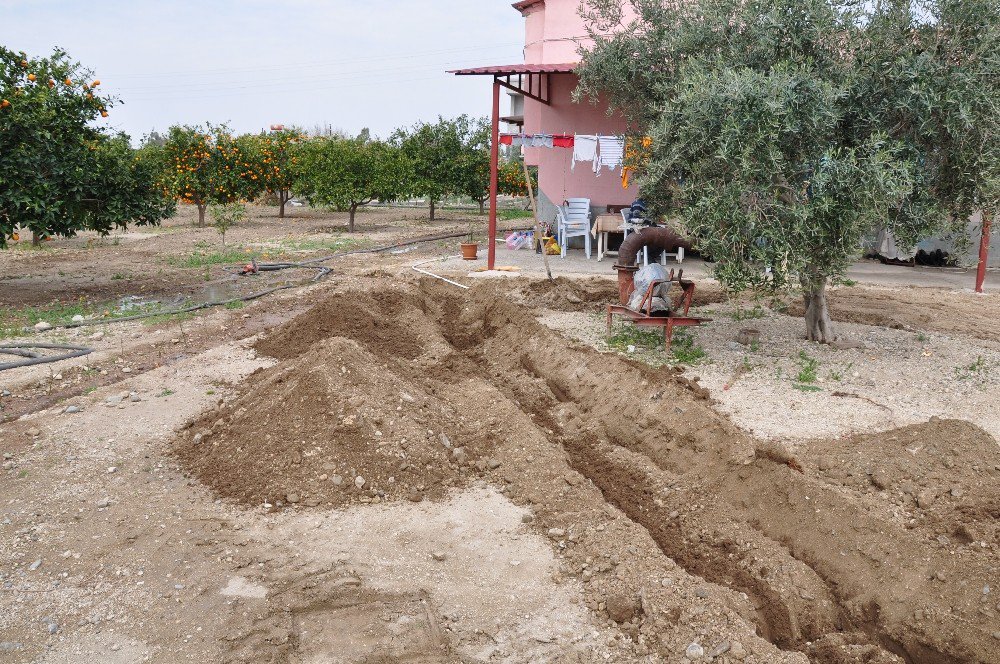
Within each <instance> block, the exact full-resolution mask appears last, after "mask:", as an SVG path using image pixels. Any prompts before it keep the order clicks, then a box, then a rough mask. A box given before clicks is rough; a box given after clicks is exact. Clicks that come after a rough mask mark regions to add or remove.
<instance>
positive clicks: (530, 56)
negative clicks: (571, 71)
mask: <svg viewBox="0 0 1000 664" xmlns="http://www.w3.org/2000/svg"><path fill="white" fill-rule="evenodd" d="M579 8H580V0H545V2H540V3H538V4H536V5H533V6H531V7H529V8H528V9H526V10H524V11H523V12H522V14H523V15H524V17H525V39H524V45H525V46H524V61H525V62H526V63H528V64H542V63H544V64H563V63H567V62H578V61H579V60H580V53H579V50H580V47H581V46H584V47H587V46H589V45H590V44H591V41H590V39H588V37H587V27H586V25H585V24H584V21H583V17H581V16H580V12H579ZM623 12H624V18H623V21H628V20H629V19H631V18H632V17H634V16H635V13H634V11H633V9H632V7H631V5H629V4H627V3H626V4H625V6H624V7H623Z"/></svg>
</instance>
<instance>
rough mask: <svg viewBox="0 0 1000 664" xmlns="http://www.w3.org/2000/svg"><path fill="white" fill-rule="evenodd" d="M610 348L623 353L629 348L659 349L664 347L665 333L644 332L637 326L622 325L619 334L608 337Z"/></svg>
mask: <svg viewBox="0 0 1000 664" xmlns="http://www.w3.org/2000/svg"><path fill="white" fill-rule="evenodd" d="M608 346H610V347H611V348H614V349H615V350H619V351H623V352H624V351H627V350H628V347H629V346H635V347H636V348H649V349H658V348H662V347H663V333H662V332H659V331H656V330H644V329H642V328H640V327H636V326H635V325H622V326H620V327H619V328H618V331H617V332H615V333H614V334H613V335H611V336H610V337H608Z"/></svg>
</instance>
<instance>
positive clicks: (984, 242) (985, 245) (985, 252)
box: [976, 210, 993, 293]
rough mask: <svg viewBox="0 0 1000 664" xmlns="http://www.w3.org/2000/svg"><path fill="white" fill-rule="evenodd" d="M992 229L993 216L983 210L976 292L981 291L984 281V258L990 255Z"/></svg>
mask: <svg viewBox="0 0 1000 664" xmlns="http://www.w3.org/2000/svg"><path fill="white" fill-rule="evenodd" d="M992 230H993V217H992V216H991V215H990V213H989V212H986V211H985V210H983V237H982V239H981V240H980V241H979V269H978V270H976V292H977V293H982V292H983V284H984V283H985V282H986V260H987V259H988V258H989V255H990V233H991V232H992Z"/></svg>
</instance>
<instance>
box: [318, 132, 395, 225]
mask: <svg viewBox="0 0 1000 664" xmlns="http://www.w3.org/2000/svg"><path fill="white" fill-rule="evenodd" d="M411 169H412V166H411V164H410V163H409V161H408V160H407V159H406V157H405V156H404V155H403V153H402V150H400V148H399V147H397V146H395V145H392V144H390V143H385V142H383V141H375V140H365V139H364V138H363V137H359V138H314V139H312V140H310V141H306V142H305V143H303V144H302V169H301V173H302V178H301V180H300V181H299V184H298V186H299V187H300V188H301V189H302V191H303V192H304V193H305V194H306V196H307V197H308V198H309V202H310V203H315V204H318V205H326V206H330V207H333V208H335V209H338V210H347V212H348V215H349V216H348V227H347V228H348V231H350V232H352V233H353V232H354V218H355V215H356V214H357V211H358V208H359V207H361V206H363V205H368V204H369V203H372V202H374V201H380V202H382V203H388V202H392V201H395V200H398V199H399V198H401V197H402V196H404V195H405V194H406V193H407V192H408V191H410V190H411V188H412V178H413V172H412V170H411Z"/></svg>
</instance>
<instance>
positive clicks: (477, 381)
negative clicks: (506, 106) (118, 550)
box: [177, 281, 1000, 664]
mask: <svg viewBox="0 0 1000 664" xmlns="http://www.w3.org/2000/svg"><path fill="white" fill-rule="evenodd" d="M611 286H612V287H613V286H614V283H613V282H611ZM568 287H569V285H567V284H565V283H564V284H556V286H555V288H556V290H557V292H558V290H559V289H565V288H568ZM574 287H575V286H574ZM500 288H509V284H506V283H505V284H503V285H498V284H485V283H484V284H480V285H478V286H477V287H475V288H474V289H473V290H471V291H469V292H467V293H459V292H457V291H455V290H453V289H449V288H447V287H446V286H444V285H440V284H437V283H431V282H429V281H423V282H421V283H420V284H419V285H417V286H415V287H403V288H397V290H395V291H394V293H393V295H392V297H387V298H384V299H379V298H378V297H376V296H373V295H369V294H364V293H346V294H340V295H336V296H333V297H331V298H330V299H329V300H327V301H325V302H323V303H321V304H320V305H318V306H317V307H315V308H314V309H313V310H311V311H310V312H308V313H306V314H304V315H302V316H300V317H299V318H298V319H296V320H294V321H292V322H291V323H289V324H288V325H286V326H285V327H283V328H281V329H279V330H277V331H276V332H275V333H274V334H273V335H272V336H271V337H270V338H268V339H265V340H264V341H262V342H261V343H260V344H259V345H258V349H260V350H261V351H262V352H268V353H270V354H274V355H275V356H277V357H279V358H283V361H282V362H281V363H280V364H278V365H277V366H275V367H273V368H271V369H268V370H265V371H261V372H259V373H258V374H257V375H256V376H254V377H253V378H252V379H251V380H250V381H249V385H248V387H247V388H246V390H245V392H244V393H243V395H242V396H240V397H239V398H238V399H236V400H234V401H233V402H231V403H228V404H226V405H225V406H222V407H220V408H219V409H217V410H216V411H215V412H213V413H209V414H207V415H206V416H205V417H203V418H202V419H201V420H199V421H198V422H196V423H192V426H191V427H190V428H189V429H188V430H187V432H186V433H185V435H184V436H183V439H182V440H181V441H179V442H178V448H177V453H178V455H179V456H180V458H181V459H182V461H183V463H184V464H185V466H186V467H187V468H188V469H189V470H190V471H191V472H192V473H194V474H195V475H197V476H198V477H199V478H201V479H202V480H203V481H205V482H206V483H207V484H209V485H210V486H211V487H212V488H213V489H215V490H216V491H218V492H219V493H220V494H221V495H223V496H226V497H229V498H233V499H236V500H238V501H240V502H244V503H249V504H260V503H261V502H264V501H269V502H271V501H275V504H276V501H281V502H283V503H297V502H302V503H304V504H307V505H314V504H341V503H344V502H348V501H352V500H365V501H372V500H382V499H403V498H411V499H414V500H419V499H422V498H423V497H424V496H429V497H434V496H435V495H438V494H440V493H441V492H443V490H444V489H445V488H446V487H449V486H455V485H460V484H462V483H463V482H466V481H468V480H469V479H470V478H473V477H477V476H482V477H484V478H486V479H487V480H488V481H490V482H495V483H497V484H499V485H501V486H502V487H503V490H504V492H505V493H507V494H508V495H509V496H511V497H512V498H514V499H515V500H520V501H525V502H531V503H532V504H533V506H534V509H535V511H536V513H537V514H539V515H540V517H541V519H542V520H543V522H544V523H540V524H539V525H540V526H542V525H544V527H545V528H548V529H549V530H548V531H547V532H548V533H549V535H550V536H552V533H553V531H556V534H557V536H563V535H564V534H565V529H564V525H565V524H567V523H575V522H574V519H580V518H582V517H580V516H579V515H581V514H590V513H591V512H588V511H587V510H588V509H590V508H589V507H587V506H585V505H584V504H583V503H580V502H574V497H576V498H575V500H577V501H579V500H583V499H582V498H580V497H579V496H580V495H581V494H579V493H578V492H573V488H574V487H576V486H578V485H579V484H580V482H581V479H582V481H584V482H586V483H588V486H593V487H596V488H597V489H599V490H600V495H601V496H602V500H603V501H606V502H603V503H602V507H606V508H607V509H609V510H620V511H621V512H622V513H624V514H625V515H626V516H627V517H628V518H629V519H631V521H632V522H634V523H635V524H639V525H641V526H642V527H644V528H645V529H646V531H647V532H648V534H649V536H650V537H651V538H652V540H653V541H654V542H655V545H656V546H657V547H658V550H657V551H655V552H650V553H649V554H648V555H649V556H656V557H658V558H659V559H669V560H670V561H673V562H675V563H676V564H679V565H681V566H682V567H683V568H685V569H686V570H687V571H688V572H690V573H691V574H694V575H697V576H700V577H702V578H704V579H706V580H707V581H709V582H712V583H714V584H717V586H718V587H720V588H723V589H725V588H731V589H734V590H738V591H739V593H731V597H730V599H729V600H727V601H730V602H731V604H732V606H733V607H736V608H735V609H734V610H737V611H738V612H740V613H741V615H744V614H746V611H745V609H746V604H745V601H746V600H745V599H740V598H741V597H743V598H749V602H750V604H751V605H752V608H751V609H750V610H749V616H748V617H749V619H750V620H752V621H753V622H754V623H755V625H756V628H757V631H758V633H759V634H760V635H761V636H763V637H764V638H766V639H768V640H769V641H771V642H772V643H773V644H775V645H777V646H778V647H780V648H782V649H786V650H797V651H799V652H801V653H805V654H806V655H807V656H810V657H813V658H815V659H816V660H817V661H823V662H835V663H846V662H858V661H868V662H891V661H900V660H902V661H905V662H908V663H911V664H916V663H921V664H922V663H927V664H931V663H934V664H936V663H938V662H945V663H951V662H994V661H1000V640H998V639H997V638H995V636H994V633H996V632H1000V619H998V617H997V616H998V613H997V611H998V609H1000V605H998V604H997V600H996V594H995V592H994V591H992V590H991V589H990V586H991V584H994V585H995V583H996V580H995V578H994V577H995V572H996V569H997V568H998V563H1000V557H998V555H997V547H998V546H1000V543H998V541H997V539H996V537H997V523H998V521H1000V515H998V514H997V509H996V508H997V504H996V503H997V498H996V496H998V495H1000V458H998V457H997V449H996V442H995V441H993V440H992V439H991V438H990V437H989V436H988V435H987V434H985V433H983V432H982V431H980V430H978V429H976V428H975V427H973V426H971V425H967V424H963V423H957V422H941V421H934V422H930V423H927V424H925V425H920V426H915V427H907V428H906V429H903V430H899V431H890V432H886V433H882V434H879V435H877V436H860V437H857V438H855V439H852V440H849V441H844V440H837V441H826V442H821V443H817V444H815V445H814V446H808V447H807V448H806V449H805V450H804V451H803V452H800V453H799V454H798V455H794V454H792V453H791V452H789V451H788V450H783V449H778V447H780V446H775V445H774V444H771V445H765V444H763V443H758V442H756V441H754V440H752V439H751V438H750V437H748V436H747V435H745V434H744V433H743V432H741V431H740V430H738V429H737V428H736V427H734V426H733V425H732V424H731V423H730V422H729V421H728V420H727V419H726V418H725V417H723V416H722V415H720V414H719V413H717V412H716V411H714V410H713V409H712V408H711V405H710V403H709V402H708V401H707V400H706V399H705V398H704V394H703V392H702V391H701V390H700V388H698V387H697V386H693V385H691V384H689V383H688V382H687V381H686V380H685V379H684V378H683V376H681V375H679V374H677V373H676V372H673V371H670V370H668V369H652V368H650V367H648V366H645V365H640V364H637V363H633V362H630V361H628V360H624V359H622V358H619V357H618V356H616V355H609V354H601V353H597V352H596V351H594V350H592V349H590V348H586V347H582V346H579V345H576V344H574V343H572V342H569V341H567V340H566V339H565V338H563V337H561V336H559V335H558V334H557V333H555V332H553V331H552V330H549V329H548V328H545V327H544V326H542V325H540V324H539V323H538V322H537V321H536V320H535V318H534V316H533V315H532V311H531V310H530V309H525V308H524V307H523V306H519V305H517V304H514V303H512V302H511V301H510V300H509V299H508V298H506V297H503V296H498V292H497V290H496V289H500ZM538 288H541V287H539V286H532V287H530V288H529V289H528V290H527V291H524V292H523V293H524V296H525V297H526V298H527V299H529V300H530V299H531V298H532V297H535V298H536V299H537V298H538V297H545V296H544V295H539V293H544V291H540V290H533V289H538ZM601 288H605V287H604V286H601ZM532 293H534V295H532ZM503 295H506V292H505V293H503ZM594 297H595V299H596V297H597V296H596V295H595V296H594ZM376 300H379V301H376ZM543 458H544V459H548V461H546V462H545V463H540V462H539V461H538V460H539V459H543ZM555 459H559V460H560V461H556V460H555ZM566 463H568V465H569V466H570V467H572V469H573V472H566V471H565V470H564V468H565V464H566ZM561 467H562V468H563V469H561ZM359 477H360V478H363V481H361V480H358V479H357V478H359ZM335 478H339V481H336V480H335ZM910 484H912V485H913V491H909V490H908V487H909V486H910ZM921 492H931V493H933V495H934V499H931V500H925V499H924V498H926V497H927V496H929V495H930V494H927V495H925V496H924V498H922V497H921V495H922V493H921ZM945 492H947V494H946V495H945ZM914 493H916V496H914V495H913V494H914ZM588 519H590V520H586V521H583V522H581V523H575V525H574V527H575V528H576V531H575V532H577V533H583V534H582V535H580V536H577V535H574V537H575V538H576V539H569V540H567V541H563V542H562V543H561V544H560V547H565V548H564V549H563V555H565V556H566V557H567V561H568V562H567V565H568V568H569V569H573V570H575V571H574V572H573V573H575V574H579V575H580V576H581V580H583V581H585V582H586V586H585V587H586V589H587V590H586V592H587V593H597V592H602V591H601V590H600V589H604V591H608V590H609V589H612V588H613V589H615V590H616V592H620V591H621V589H622V588H623V587H624V586H623V584H626V582H627V584H626V585H628V584H631V585H628V588H630V592H632V593H633V595H632V596H633V597H638V596H639V591H640V588H641V589H643V591H642V593H643V594H642V597H644V598H645V600H644V601H645V603H646V605H647V606H654V604H650V603H651V602H652V603H655V602H658V601H664V602H669V601H672V600H670V599H669V597H667V594H666V593H668V592H669V591H667V590H665V589H661V588H660V587H659V582H658V580H656V579H655V578H651V579H647V578H638V577H635V576H634V575H635V574H638V572H630V573H629V574H625V573H624V572H623V571H622V570H619V571H618V572H617V573H615V574H610V573H608V572H609V571H610V570H613V569H614V566H613V565H612V564H608V565H607V566H604V563H603V562H602V563H600V564H598V563H597V562H596V561H603V560H605V559H604V558H603V556H605V555H606V554H607V552H608V550H609V547H613V546H615V545H616V544H615V542H614V541H609V540H607V539H605V536H604V535H603V534H602V531H603V525H600V523H601V522H600V521H599V520H594V517H588ZM967 521H968V522H969V523H970V524H971V525H969V526H967V524H966V522H967ZM599 525H600V527H598V526H599ZM553 526H558V527H556V528H553ZM963 527H964V528H965V530H962V529H963ZM959 531H961V532H962V533H964V534H962V536H961V537H959V536H958V535H957V534H956V533H958V532H959ZM944 533H950V534H948V535H945V534H944ZM942 538H943V539H942ZM629 550H632V551H638V550H639V549H638V548H636V547H634V546H633V547H630V549H629ZM643 564H644V563H643V562H642V561H641V560H638V561H633V563H630V566H632V567H634V569H640V568H641V569H645V568H644V567H643ZM630 575H633V576H630ZM654 587H655V588H657V589H658V590H656V591H655V592H654V591H653V590H652V588H654ZM725 592H728V591H725ZM656 593H660V595H657V594H656ZM593 607H594V609H595V610H599V611H604V612H605V613H607V605H606V603H605V602H603V601H601V602H597V601H595V602H594V603H593ZM643 612H644V613H646V614H647V618H646V619H641V618H640V617H637V616H633V618H632V619H631V620H630V621H627V622H628V624H629V625H631V626H632V627H628V629H633V630H635V635H638V630H639V628H640V625H641V627H642V630H643V631H642V633H643V634H644V635H645V639H646V643H648V644H650V647H652V648H654V649H655V648H663V650H662V654H663V655H665V656H668V658H669V657H673V655H671V653H675V652H676V650H674V649H673V648H674V646H675V645H676V644H675V643H672V642H671V639H672V638H674V639H676V638H678V637H677V636H676V626H677V624H678V623H679V622H682V621H681V620H680V617H679V616H680V615H681V614H677V615H676V616H675V618H676V619H673V620H671V619H670V618H669V615H668V614H667V612H666V611H665V610H664V611H657V610H655V609H654V608H650V609H649V611H648V612H646V609H645V608H644V609H643ZM664 616H667V617H664ZM672 635H673V636H672ZM657 644H659V645H657ZM776 653H778V651H777V650H774V651H772V654H771V655H762V657H763V659H761V660H760V661H779V659H780V658H779V656H778V655H777V654H776ZM768 657H770V659H768Z"/></svg>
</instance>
